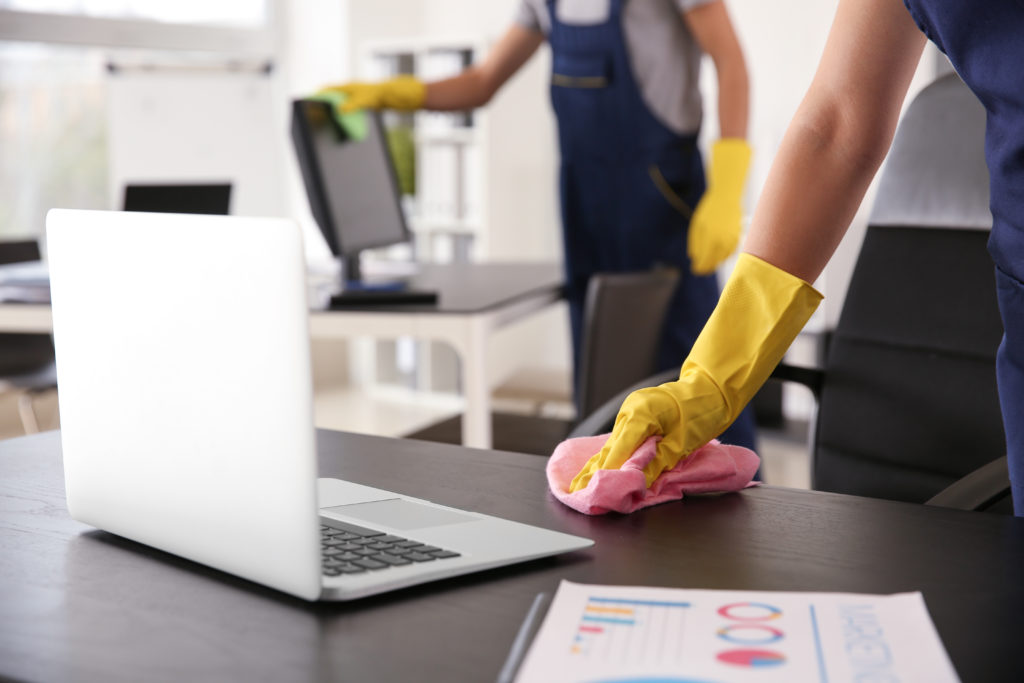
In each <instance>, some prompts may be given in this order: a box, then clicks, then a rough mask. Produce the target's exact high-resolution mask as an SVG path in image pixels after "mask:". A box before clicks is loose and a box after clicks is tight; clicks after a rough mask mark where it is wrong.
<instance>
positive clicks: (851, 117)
mask: <svg viewBox="0 0 1024 683" xmlns="http://www.w3.org/2000/svg"><path fill="white" fill-rule="evenodd" d="M924 44H925V37H924V35H922V33H921V32H920V31H919V30H918V29H917V26H916V25H915V24H914V22H913V20H912V19H911V17H910V15H909V13H908V12H907V10H906V8H905V7H904V6H903V2H902V1H901V0H840V3H839V8H838V10H837V11H836V17H835V19H834V21H833V24H832V29H831V31H830V33H829V37H828V42H827V43H826V45H825V52H824V54H823V55H822V58H821V63H820V64H819V65H818V71H817V73H816V74H815V76H814V80H813V81H812V83H811V87H810V89H809V90H808V91H807V94H806V95H805V96H804V100H803V102H802V103H801V104H800V107H799V109H798V110H797V112H796V115H795V116H794V117H793V121H792V122H791V123H790V125H789V129H788V130H787V131H786V136H785V138H784V139H783V141H782V146H781V147H780V148H779V152H778V154H777V155H776V157H775V161H774V162H773V164H772V168H771V171H770V173H769V175H768V181H767V182H766V183H765V187H764V192H763V193H762V195H761V199H760V201H759V202H758V204H757V208H756V210H755V211H754V218H753V222H752V224H751V229H750V235H749V237H748V238H747V241H746V244H745V245H744V251H747V252H749V253H751V254H753V255H754V256H757V257H759V258H761V259H763V260H765V261H767V262H768V263H771V264H772V265H774V266H777V267H779V268H781V269H783V270H785V271H787V272H789V273H792V274H793V275H796V276H797V277H800V278H802V279H803V280H805V281H807V282H813V281H814V280H815V279H816V278H817V277H818V275H820V274H821V271H822V269H823V268H824V267H825V264H826V263H827V262H828V260H829V258H831V256H832V253H833V252H834V251H835V249H836V246H838V244H839V241H840V240H841V239H842V237H843V235H844V234H845V232H846V229H847V228H848V227H849V224H850V221H851V220H852V219H853V216H854V214H855V213H856V212H857V207H858V206H859V205H860V202H861V200H862V199H863V198H864V193H865V192H866V191H867V188H868V185H869V184H870V183H871V179H872V178H873V177H874V175H875V172H876V171H877V170H878V167H879V165H880V164H881V163H882V160H883V159H884V158H885V154H886V152H887V151H888V149H889V145H890V143H891V142H892V136H893V134H894V132H895V130H896V123H897V120H898V118H899V112H900V107H901V105H902V103H903V99H904V98H905V97H906V94H907V88H908V87H909V86H910V80H911V79H912V78H913V75H914V71H915V69H916V68H917V63H918V62H919V61H920V59H921V52H922V50H923V49H924Z"/></svg>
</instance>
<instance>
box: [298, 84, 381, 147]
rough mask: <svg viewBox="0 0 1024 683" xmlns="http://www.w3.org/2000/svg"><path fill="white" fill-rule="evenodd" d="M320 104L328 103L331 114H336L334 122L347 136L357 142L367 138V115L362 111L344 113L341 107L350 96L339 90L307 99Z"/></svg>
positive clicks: (321, 92) (328, 91) (323, 92)
mask: <svg viewBox="0 0 1024 683" xmlns="http://www.w3.org/2000/svg"><path fill="white" fill-rule="evenodd" d="M306 99H310V100H316V101H319V102H326V103H327V104H329V105H331V112H333V113H334V120H335V121H336V122H337V124H338V125H339V126H340V127H341V129H342V130H343V131H345V135H347V136H348V137H349V139H351V140H355V141H356V142H358V141H360V140H363V139H365V138H366V130H367V129H366V113H365V112H363V111H362V110H357V111H352V112H348V113H342V111H341V105H343V104H344V103H345V100H347V99H348V95H346V94H345V93H341V92H338V91H337V90H321V91H320V92H318V93H316V94H315V95H311V96H310V97H308V98H306Z"/></svg>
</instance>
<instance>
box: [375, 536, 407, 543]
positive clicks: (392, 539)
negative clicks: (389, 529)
mask: <svg viewBox="0 0 1024 683" xmlns="http://www.w3.org/2000/svg"><path fill="white" fill-rule="evenodd" d="M376 540H377V542H378V543H398V542H399V541H405V540H406V539H404V538H402V537H401V536H377V539H376Z"/></svg>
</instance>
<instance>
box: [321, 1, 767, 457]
mask: <svg viewBox="0 0 1024 683" xmlns="http://www.w3.org/2000/svg"><path fill="white" fill-rule="evenodd" d="M545 36H546V37H547V40H548V42H549V43H550V45H551V51H552V62H553V65H552V66H553V68H552V77H551V98H552V103H553V105H554V110H555V114H556V116H557V120H558V131H559V148H560V152H561V169H560V178H559V186H560V195H561V210H562V228H563V243H564V253H565V269H566V280H567V298H568V302H569V312H570V322H571V329H572V336H573V361H574V369H577V370H578V364H579V352H580V347H581V344H582V339H581V334H582V330H581V327H582V312H583V302H584V297H585V293H586V289H587V284H588V282H589V279H590V277H591V275H593V274H594V273H597V272H615V271H620V272H621V271H641V270H648V269H650V268H652V267H654V266H656V265H659V264H663V265H667V266H674V267H675V268H676V269H678V270H679V272H680V273H681V278H680V283H679V286H678V289H677V291H676V293H675V295H674V297H673V300H672V303H671V305H670V310H669V313H668V315H667V322H666V325H665V328H664V331H663V338H662V343H661V347H660V350H659V355H658V358H657V363H658V367H659V368H669V367H678V366H679V364H680V363H681V361H682V360H683V359H684V358H685V357H686V355H687V353H688V352H689V351H690V348H691V346H692V345H693V342H694V340H695V339H696V338H697V335H698V334H699V333H700V330H701V328H702V327H703V326H704V323H705V322H706V321H707V319H708V316H709V315H710V314H711V311H712V310H713V309H714V306H715V303H716V301H717V300H718V294H719V291H718V285H717V281H716V279H715V273H714V271H715V268H716V267H717V266H718V265H719V264H720V263H721V262H722V261H723V260H724V259H726V258H727V257H728V256H730V255H731V254H732V252H733V251H734V250H735V248H736V245H737V243H738V240H739V234H740V222H741V216H742V210H741V199H742V193H743V185H744V182H745V179H746V174H747V169H748V166H749V160H750V148H749V147H748V145H747V143H746V142H745V140H744V138H745V136H746V126H747V98H748V84H747V74H746V67H745V64H744V60H743V55H742V51H741V49H740V47H739V43H738V41H737V39H736V36H735V33H734V31H733V29H732V24H731V22H730V19H729V16H728V13H727V11H726V9H725V5H724V3H723V1H722V0H629V1H627V0H559V1H558V2H556V1H555V0H521V4H520V8H519V13H518V16H517V18H516V22H515V24H514V25H513V26H512V28H511V29H510V30H509V31H508V32H507V33H506V34H505V36H504V37H503V38H502V39H501V40H500V41H499V42H498V43H497V44H496V45H495V47H494V48H493V49H492V50H491V52H490V54H489V55H488V56H487V58H486V59H485V60H484V61H483V62H482V63H481V64H480V65H478V66H473V67H471V68H469V69H467V70H466V71H465V72H463V73H462V74H460V75H458V76H456V77H454V78H451V79H448V80H444V81H438V82H434V83H429V84H424V83H422V82H420V81H418V80H417V79H415V78H412V77H407V76H404V77H399V78H396V79H392V80H390V81H386V82H383V83H350V84H344V85H342V86H337V89H339V90H342V91H344V92H345V94H346V95H347V96H348V97H349V101H348V103H347V105H346V106H347V107H349V108H357V107H386V108H399V109H418V108H427V109H440V110H451V109H454V110H458V109H466V108H469V107H475V106H480V105H482V104H484V103H486V102H487V101H488V100H489V99H490V98H491V97H492V96H493V94H494V93H495V92H496V91H497V90H498V88H499V87H500V86H501V85H502V84H503V83H504V82H505V81H506V80H507V79H508V78H509V77H510V76H511V75H512V74H513V73H515V71H516V70H517V69H518V68H519V67H520V66H522V64H523V63H525V62H526V60H527V59H528V58H529V57H530V56H531V55H532V54H533V53H534V52H535V51H536V50H537V48H538V47H539V46H540V44H541V43H542V42H543V41H544V38H545ZM705 53H706V54H709V55H710V56H711V58H712V60H713V61H714V64H715V67H716V73H717V78H718V91H719V123H720V129H721V130H720V133H721V139H719V140H718V141H717V142H715V143H714V146H713V148H712V158H711V164H710V179H709V182H708V183H707V187H706V184H705V178H704V168H703V162H702V159H701V154H700V152H699V150H698V148H697V144H696V138H697V133H698V131H699V129H700V126H701V97H700V90H699V88H698V75H699V70H700V60H701V56H702V54H705ZM538 144H539V143H538ZM715 436H717V434H716V435H715ZM721 438H722V440H723V441H725V442H728V443H735V444H739V445H744V446H748V447H750V448H753V447H754V424H753V416H752V413H751V412H750V411H749V410H745V411H743V412H742V413H741V414H740V415H738V416H737V419H736V420H735V422H734V423H733V424H732V426H731V427H729V428H728V430H727V431H726V432H725V433H724V434H723V435H722V437H721Z"/></svg>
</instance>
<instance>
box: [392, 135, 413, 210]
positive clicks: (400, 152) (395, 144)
mask: <svg viewBox="0 0 1024 683" xmlns="http://www.w3.org/2000/svg"><path fill="white" fill-rule="evenodd" d="M386 135H387V140H388V151H389V152H390V153H391V161H392V163H393V164H394V167H395V175H396V176H397V177H398V189H399V190H400V191H401V193H402V194H408V195H415V194H416V144H415V142H414V141H413V132H412V128H410V127H409V126H395V127H394V128H388V130H387V133H386Z"/></svg>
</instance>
